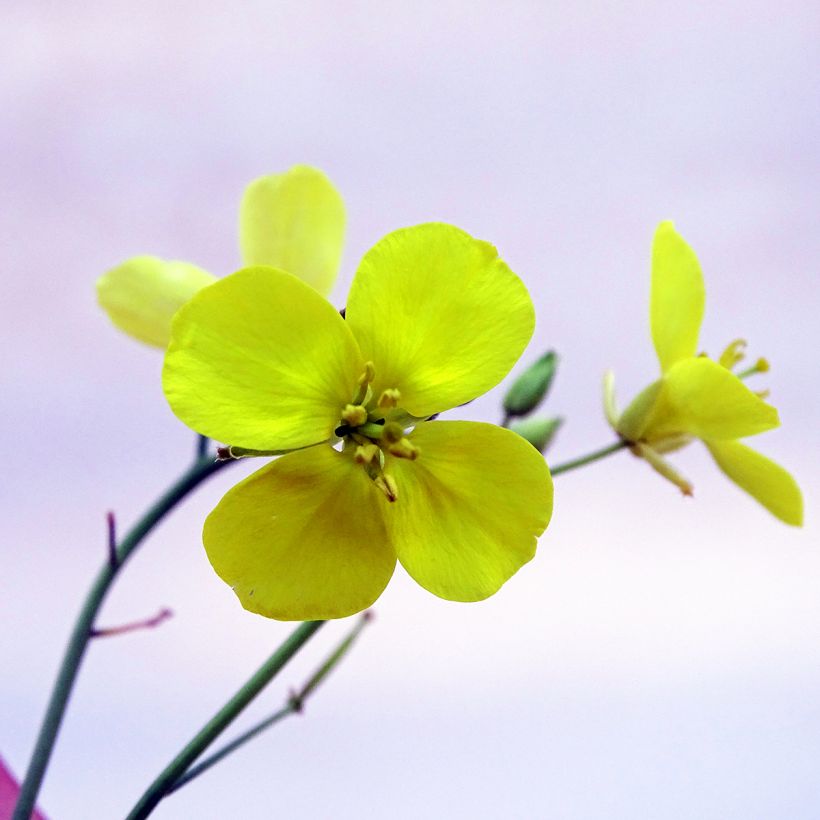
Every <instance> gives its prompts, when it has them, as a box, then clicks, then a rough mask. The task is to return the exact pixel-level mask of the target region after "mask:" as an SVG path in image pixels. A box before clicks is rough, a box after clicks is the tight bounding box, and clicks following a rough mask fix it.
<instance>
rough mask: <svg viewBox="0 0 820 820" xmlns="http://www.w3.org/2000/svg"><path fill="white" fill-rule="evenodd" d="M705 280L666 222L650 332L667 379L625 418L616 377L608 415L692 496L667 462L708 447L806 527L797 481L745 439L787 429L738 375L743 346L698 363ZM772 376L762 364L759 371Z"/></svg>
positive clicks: (655, 262)
mask: <svg viewBox="0 0 820 820" xmlns="http://www.w3.org/2000/svg"><path fill="white" fill-rule="evenodd" d="M705 299H706V296H705V289H704V285H703V275H702V273H701V269H700V265H699V263H698V260H697V257H696V256H695V253H694V251H693V250H692V249H691V248H690V247H689V245H687V244H686V242H684V240H683V239H682V237H681V236H680V234H678V233H677V232H676V231H675V228H674V226H673V224H672V223H671V222H662V223H661V224H660V226H659V227H658V229H657V231H656V233H655V239H654V243H653V246H652V288H651V299H650V325H651V331H652V340H653V342H654V344H655V351H656V352H657V354H658V359H659V360H660V364H661V372H662V375H661V377H660V378H659V379H658V380H657V381H655V382H653V383H652V384H650V385H649V387H647V388H646V389H645V390H643V391H642V392H641V393H640V394H639V395H638V396H637V397H636V398H635V399H634V400H633V401H632V403H631V404H630V405H629V407H627V409H626V410H625V411H624V412H623V413H622V414H619V413H618V412H617V410H616V409H615V403H614V393H613V382H612V376H611V374H608V375H607V379H606V382H605V402H604V403H605V409H606V413H607V418H608V419H609V422H610V424H611V425H612V427H613V428H614V429H615V431H616V432H617V433H618V435H620V436H621V437H622V438H623V439H624V440H625V441H627V442H629V443H630V444H631V446H632V451H633V453H635V454H636V455H638V456H641V457H643V458H645V459H646V460H647V461H648V462H649V464H651V465H652V467H653V468H655V470H657V471H658V472H659V473H660V474H661V475H663V476H664V477H665V478H667V479H669V480H670V481H672V482H673V483H675V484H676V485H677V486H678V487H679V488H680V489H681V490H682V491H683V492H684V493H685V494H687V495H690V494H691V492H692V485H691V484H690V483H689V482H688V481H687V480H686V479H685V478H683V477H682V476H681V475H679V474H678V473H677V472H676V471H675V470H674V468H673V467H672V466H671V465H670V464H669V463H668V462H667V461H666V459H664V458H663V454H665V453H669V452H672V451H674V450H677V449H679V448H680V447H682V446H684V445H686V444H688V443H689V442H690V441H692V440H693V439H700V440H701V441H703V443H704V444H705V445H706V447H707V448H708V449H709V452H710V453H711V454H712V457H713V458H714V460H715V462H716V463H717V465H718V466H719V467H720V469H721V470H722V471H723V472H724V473H725V474H726V475H727V476H728V477H729V478H730V479H731V480H732V481H734V482H735V484H737V485H738V486H739V487H740V488H741V489H743V490H745V491H746V492H747V493H749V494H750V495H751V496H752V497H753V498H755V499H757V501H759V502H760V503H761V504H762V505H763V506H764V507H766V509H767V510H769V511H770V512H771V513H773V514H774V515H775V516H777V517H778V518H779V519H780V520H781V521H784V522H786V523H787V524H793V525H795V526H799V525H800V524H801V523H802V521H803V500H802V496H801V494H800V489H799V487H798V486H797V483H796V482H795V480H794V479H793V478H792V477H791V475H789V473H788V472H786V470H784V469H783V468H782V467H780V466H779V465H777V464H775V463H774V462H773V461H771V460H770V459H768V458H766V457H765V456H762V455H761V454H760V453H758V452H755V451H754V450H752V449H751V448H749V447H747V446H746V445H745V444H741V443H740V442H739V441H738V440H737V439H740V438H745V437H746V436H752V435H755V434H757V433H762V432H764V431H765V430H770V429H772V428H774V427H777V426H778V424H779V420H778V416H777V410H775V408H774V407H772V406H771V405H769V404H767V403H766V402H765V401H763V399H762V398H761V397H760V396H759V395H758V394H756V393H754V392H752V391H751V390H750V389H749V388H748V387H746V385H745V384H744V383H743V382H742V381H741V379H740V378H739V377H738V376H737V375H735V374H734V373H733V372H732V367H734V365H735V364H737V362H738V361H739V359H740V358H741V353H740V348H741V347H742V344H743V343H742V342H739V341H738V342H733V343H732V344H731V345H729V347H728V348H727V349H726V351H725V352H724V354H723V355H722V356H721V357H720V361H719V362H715V361H713V360H712V359H709V358H707V357H706V356H705V355H702V354H701V355H696V352H697V346H698V335H699V332H700V325H701V321H702V319H703V311H704V305H705ZM755 369H757V370H760V371H762V370H763V369H767V366H766V365H765V364H764V363H762V362H761V363H760V366H759V367H757V368H752V370H755Z"/></svg>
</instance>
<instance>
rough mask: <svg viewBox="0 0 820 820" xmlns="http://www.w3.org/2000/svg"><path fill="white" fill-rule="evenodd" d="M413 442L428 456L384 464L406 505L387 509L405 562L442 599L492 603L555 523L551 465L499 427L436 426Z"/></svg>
mask: <svg viewBox="0 0 820 820" xmlns="http://www.w3.org/2000/svg"><path fill="white" fill-rule="evenodd" d="M411 440H412V442H413V444H414V445H416V446H417V447H419V448H420V450H421V453H420V455H419V457H418V458H417V459H416V460H415V461H409V460H403V459H392V460H389V461H388V464H387V465H386V467H385V469H386V470H387V471H389V472H390V473H391V474H392V475H393V476H394V478H395V481H396V485H397V487H398V499H397V500H396V501H395V503H392V504H388V502H386V501H383V507H384V508H385V512H384V515H385V518H386V520H387V523H388V529H389V532H390V535H391V538H392V541H393V545H394V546H395V548H396V552H397V553H398V556H399V560H400V561H401V563H402V565H403V566H404V568H405V569H406V570H407V571H408V572H409V573H410V575H411V576H412V577H413V578H415V580H416V581H418V583H419V584H421V585H422V586H423V587H424V588H425V589H428V590H429V591H430V592H432V593H434V594H435V595H438V596H439V597H441V598H446V599H448V600H451V601H479V600H482V599H483V598H487V597H488V596H490V595H492V594H493V593H494V592H496V591H497V590H498V589H499V587H500V586H501V585H502V584H503V583H504V582H505V581H506V580H507V579H508V578H510V577H511V576H512V575H513V574H514V573H515V572H516V571H517V570H518V569H519V568H520V567H521V566H523V565H524V564H526V563H527V561H529V560H530V559H531V558H532V557H533V555H535V547H536V539H537V538H538V536H539V535H541V533H542V532H543V531H544V530H545V529H546V527H547V524H548V523H549V520H550V516H551V514H552V479H551V477H550V474H549V470H548V469H547V465H546V462H545V461H544V459H543V457H542V456H541V454H540V453H539V452H538V451H537V450H536V449H535V448H534V447H533V446H532V445H531V444H529V442H527V441H525V440H524V439H522V438H521V437H520V436H517V435H516V434H515V433H513V432H511V431H509V430H504V429H502V428H500V427H496V426H494V425H492V424H483V423H477V422H469V421H431V422H426V423H423V424H420V425H419V426H418V427H417V428H416V429H415V431H414V432H413V433H412V435H411Z"/></svg>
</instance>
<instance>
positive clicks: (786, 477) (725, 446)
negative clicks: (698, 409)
mask: <svg viewBox="0 0 820 820" xmlns="http://www.w3.org/2000/svg"><path fill="white" fill-rule="evenodd" d="M706 446H707V447H708V448H709V452H710V453H711V454H712V457H713V458H714V459H715V461H716V462H717V465H718V467H720V469H721V470H723V472H724V473H725V474H726V475H727V476H728V478H730V479H731V480H732V481H734V483H735V484H737V486H738V487H740V488H741V489H742V490H745V491H746V492H747V493H749V495H751V496H752V498H754V499H755V500H757V501H759V502H760V503H761V504H762V505H763V506H764V507H765V508H766V509H767V510H768V511H769V512H770V513H772V515H774V516H776V517H777V518H779V519H780V520H781V521H783V522H785V523H786V524H791V525H792V526H794V527H799V526H801V525H802V524H803V496H802V494H801V492H800V487H798V486H797V482H796V481H795V480H794V478H792V476H791V475H790V474H789V473H788V472H787V471H786V470H784V469H783V468H782V467H781V466H780V465H779V464H775V462H773V461H772V460H771V459H768V458H766V456H763V455H761V454H760V453H758V452H757V451H756V450H752V448H751V447H747V446H746V445H745V444H741V443H740V442H739V441H707V442H706Z"/></svg>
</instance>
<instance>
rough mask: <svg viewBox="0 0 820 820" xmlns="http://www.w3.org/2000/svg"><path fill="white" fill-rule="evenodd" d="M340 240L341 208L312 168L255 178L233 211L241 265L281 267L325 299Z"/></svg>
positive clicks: (339, 253) (333, 191) (342, 229)
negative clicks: (237, 223) (236, 215)
mask: <svg viewBox="0 0 820 820" xmlns="http://www.w3.org/2000/svg"><path fill="white" fill-rule="evenodd" d="M344 235H345V207H344V202H343V201H342V197H341V196H340V194H339V192H338V191H337V190H336V188H335V187H334V186H333V183H332V182H331V181H330V180H329V179H328V178H327V177H326V176H325V175H324V174H323V173H322V172H321V171H319V170H318V169H317V168H311V167H310V166H308V165H294V166H293V168H291V169H290V170H288V171H286V172H285V173H284V174H270V175H269V176H264V177H260V178H259V179H255V180H254V181H253V182H251V183H250V185H248V187H247V188H246V189H245V193H244V195H243V197H242V204H241V206H240V209H239V245H240V249H241V251H242V259H243V262H244V264H245V265H270V266H271V267H274V268H281V269H282V270H286V271H287V272H288V273H292V274H293V275H294V276H298V277H299V278H300V279H301V280H302V281H303V282H307V283H308V284H309V285H310V286H311V287H314V288H316V290H318V291H319V293H321V294H323V295H325V296H326V295H327V294H328V293H330V290H331V289H332V287H333V283H334V282H335V281H336V273H337V272H338V270H339V261H340V259H341V256H342V246H343V245H344Z"/></svg>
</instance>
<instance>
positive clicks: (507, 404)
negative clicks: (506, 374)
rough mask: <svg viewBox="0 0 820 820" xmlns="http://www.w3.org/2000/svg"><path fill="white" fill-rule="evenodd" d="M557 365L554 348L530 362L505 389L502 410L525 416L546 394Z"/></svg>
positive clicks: (510, 413)
mask: <svg viewBox="0 0 820 820" xmlns="http://www.w3.org/2000/svg"><path fill="white" fill-rule="evenodd" d="M557 367H558V355H557V354H556V353H555V351H554V350H550V352H549V353H545V354H544V355H543V356H542V357H541V358H540V359H538V361H537V362H535V363H534V364H531V365H530V366H529V367H528V368H527V369H526V370H525V371H524V372H523V373H522V374H521V375H520V376H519V377H518V378H517V379H516V380H515V381H514V382H513V385H512V387H511V388H510V389H509V390H508V391H507V395H506V396H505V397H504V412H505V413H506V414H507V415H508V416H526V415H527V413H530V412H532V411H533V410H535V408H536V407H538V405H539V404H541V402H542V401H543V400H544V396H546V395H547V391H548V390H549V389H550V385H551V384H552V379H553V376H555V369H556V368H557Z"/></svg>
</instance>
